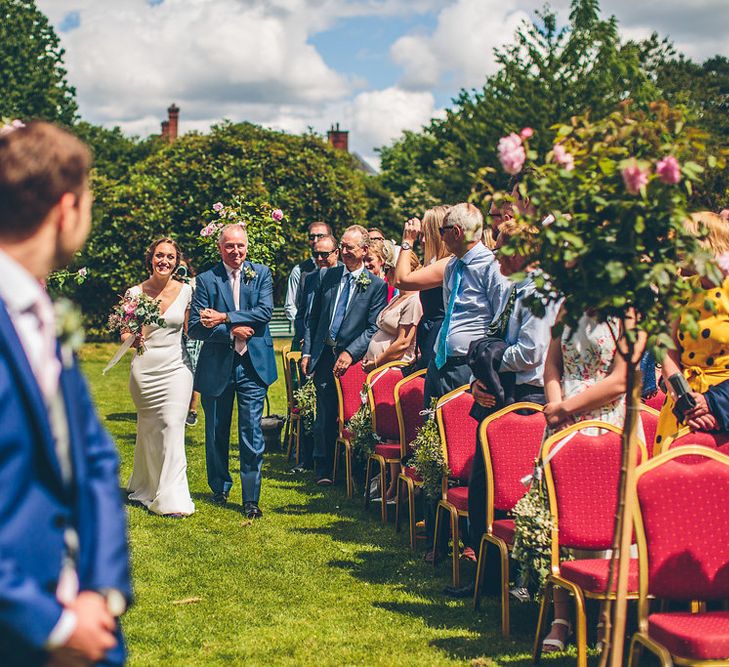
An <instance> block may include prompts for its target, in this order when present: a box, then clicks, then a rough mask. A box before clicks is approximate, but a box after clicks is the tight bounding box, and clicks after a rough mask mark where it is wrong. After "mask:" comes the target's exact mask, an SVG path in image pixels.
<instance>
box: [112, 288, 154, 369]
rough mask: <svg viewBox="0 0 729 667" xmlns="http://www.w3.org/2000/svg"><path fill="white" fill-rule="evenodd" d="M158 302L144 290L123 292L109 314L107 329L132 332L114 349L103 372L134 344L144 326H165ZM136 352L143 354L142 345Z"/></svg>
mask: <svg viewBox="0 0 729 667" xmlns="http://www.w3.org/2000/svg"><path fill="white" fill-rule="evenodd" d="M159 305H160V302H159V300H158V299H153V298H152V297H151V296H147V295H146V294H144V292H141V293H139V294H129V293H127V294H125V295H124V296H123V297H122V298H121V300H120V301H119V303H118V304H117V305H116V306H114V308H113V309H112V311H111V315H109V322H108V325H107V329H108V330H109V332H111V333H115V334H122V333H125V332H126V333H132V334H134V335H133V336H129V337H128V338H127V339H126V340H125V341H124V342H123V343H122V344H121V347H120V348H119V349H118V350H117V351H116V354H115V355H114V356H113V357H112V358H111V360H110V361H109V363H108V364H107V365H106V368H105V369H104V371H103V373H104V374H106V373H107V372H108V371H109V370H110V369H111V368H113V367H114V366H115V365H116V364H117V362H118V361H119V360H120V359H121V358H122V357H123V356H124V353H125V352H126V351H127V350H128V349H129V348H130V347H131V346H132V345H133V344H134V341H135V340H137V338H139V336H141V335H142V327H144V326H155V325H156V326H158V327H163V326H165V321H164V318H163V317H162V315H161V313H160V308H159ZM137 354H138V355H142V354H144V345H143V344H142V345H140V346H139V347H138V348H137Z"/></svg>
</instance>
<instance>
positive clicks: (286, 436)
mask: <svg viewBox="0 0 729 667" xmlns="http://www.w3.org/2000/svg"><path fill="white" fill-rule="evenodd" d="M286 412H287V414H286V430H285V431H284V442H285V443H286V460H287V461H288V460H289V459H290V457H291V440H290V437H289V436H290V434H291V408H289V409H288V410H287V411H286Z"/></svg>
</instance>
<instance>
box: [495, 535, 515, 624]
mask: <svg viewBox="0 0 729 667" xmlns="http://www.w3.org/2000/svg"><path fill="white" fill-rule="evenodd" d="M494 542H495V544H496V546H498V548H499V555H500V557H501V634H502V636H504V637H508V636H509V633H510V632H511V610H510V608H509V549H508V547H507V546H506V542H503V541H502V540H498V541H496V540H494Z"/></svg>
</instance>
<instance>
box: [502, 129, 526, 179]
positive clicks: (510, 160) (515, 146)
mask: <svg viewBox="0 0 729 667" xmlns="http://www.w3.org/2000/svg"><path fill="white" fill-rule="evenodd" d="M497 150H498V151H499V161H500V162H501V166H502V167H503V168H504V171H505V172H506V173H507V174H518V173H519V172H520V171H521V168H522V167H523V166H524V161H525V160H526V152H525V151H524V146H523V144H522V142H521V137H520V136H519V135H518V134H515V133H514V132H512V133H511V134H510V135H509V136H507V137H502V138H501V139H499V145H498V147H497Z"/></svg>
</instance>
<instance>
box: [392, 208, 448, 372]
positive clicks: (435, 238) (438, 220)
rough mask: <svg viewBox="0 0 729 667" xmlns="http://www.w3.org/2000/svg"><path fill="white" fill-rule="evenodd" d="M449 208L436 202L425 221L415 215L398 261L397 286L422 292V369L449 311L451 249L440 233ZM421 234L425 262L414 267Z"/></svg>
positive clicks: (419, 339) (407, 225) (407, 227)
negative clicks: (446, 278) (445, 297)
mask: <svg viewBox="0 0 729 667" xmlns="http://www.w3.org/2000/svg"><path fill="white" fill-rule="evenodd" d="M449 208H450V207H449V206H436V207H434V208H431V209H428V210H427V211H426V212H425V214H424V215H423V221H422V222H421V221H420V220H418V218H411V219H410V220H408V221H407V222H406V223H405V229H404V230H403V235H402V244H401V245H400V254H399V256H398V258H397V263H396V265H395V279H394V284H395V287H397V288H398V289H401V290H407V291H417V292H420V305H421V306H422V307H423V316H422V318H421V319H420V323H419V324H418V331H417V334H416V347H417V350H418V362H417V368H418V369H422V368H427V367H428V364H429V363H430V360H431V359H432V357H433V349H434V348H435V341H436V339H437V337H438V332H439V331H440V325H441V324H442V322H443V315H444V314H445V308H444V307H443V276H444V275H445V267H446V265H447V264H448V261H449V260H450V258H451V253H450V251H449V250H448V247H447V246H446V244H445V243H444V242H443V239H442V237H441V235H440V226H441V224H442V223H443V218H444V217H445V214H446V213H447V212H448V209H449ZM419 238H420V239H422V241H423V261H424V263H425V265H424V266H423V267H421V268H419V269H417V270H415V271H412V270H411V266H412V259H411V258H412V257H415V250H414V249H413V246H414V245H415V243H416V241H417V240H418V239H419Z"/></svg>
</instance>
